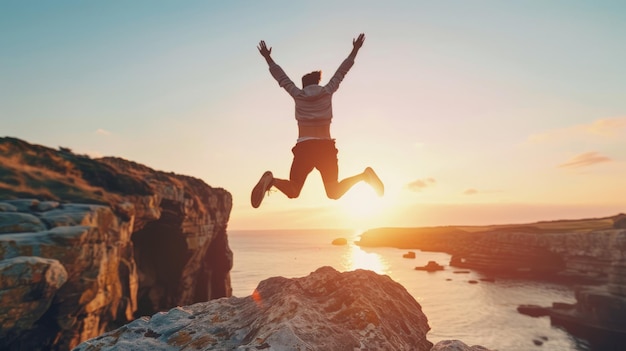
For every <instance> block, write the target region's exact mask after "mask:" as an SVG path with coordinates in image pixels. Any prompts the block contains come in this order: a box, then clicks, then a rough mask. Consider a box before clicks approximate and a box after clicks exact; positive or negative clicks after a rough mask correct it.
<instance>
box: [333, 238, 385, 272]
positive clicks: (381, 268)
mask: <svg viewBox="0 0 626 351" xmlns="http://www.w3.org/2000/svg"><path fill="white" fill-rule="evenodd" d="M342 261H343V266H344V268H345V270H347V271H353V270H355V269H367V270H370V271H373V272H376V273H378V274H386V273H387V271H388V270H389V265H388V264H387V262H386V261H385V260H384V259H383V257H382V256H381V255H379V254H377V253H375V252H366V251H364V250H363V249H361V248H360V247H359V246H357V245H350V247H349V250H348V251H347V252H346V253H345V254H344V256H343V260H342Z"/></svg>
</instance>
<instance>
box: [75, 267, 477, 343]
mask: <svg viewBox="0 0 626 351" xmlns="http://www.w3.org/2000/svg"><path fill="white" fill-rule="evenodd" d="M429 329H430V328H429V326H428V321H427V319H426V316H425V315H424V313H423V312H422V309H421V306H420V305H419V303H418V302H417V301H415V299H414V298H413V297H412V296H411V295H410V294H409V293H408V292H407V291H406V289H404V288H403V287H402V286H401V285H400V284H398V283H396V282H394V281H393V280H391V278H389V277H388V276H384V275H378V274H376V273H374V272H371V271H366V270H356V271H352V272H344V273H340V272H338V271H336V270H335V269H333V268H330V267H322V268H319V269H318V270H316V271H315V272H313V273H311V274H310V275H309V276H306V277H303V278H294V279H287V278H282V277H274V278H270V279H267V280H264V281H262V282H261V283H260V284H259V285H258V287H257V289H256V290H255V292H254V293H253V295H251V296H248V297H245V298H237V297H231V298H223V299H219V300H212V301H209V302H205V303H198V304H195V305H191V306H186V307H177V308H174V309H171V310H169V311H168V312H162V313H157V314H155V315H153V316H152V317H142V318H140V319H137V320H135V321H133V322H131V323H129V324H127V325H125V326H123V327H121V328H119V329H117V330H114V331H111V332H108V333H106V334H104V335H101V336H99V337H97V338H94V339H91V340H88V341H85V342H83V343H82V344H80V345H79V346H78V347H77V348H76V349H75V351H96V350H108V349H125V350H126V349H127V350H137V351H141V350H145V351H153V350H172V351H174V350H183V349H184V350H187V349H204V350H233V349H245V350H260V349H267V350H390V351H391V350H394V351H395V350H416V351H420V350H423V351H428V350H430V349H431V347H432V343H430V342H429V341H428V340H427V339H426V333H427V332H428V330H429ZM472 350H474V349H472ZM476 350H484V349H476Z"/></svg>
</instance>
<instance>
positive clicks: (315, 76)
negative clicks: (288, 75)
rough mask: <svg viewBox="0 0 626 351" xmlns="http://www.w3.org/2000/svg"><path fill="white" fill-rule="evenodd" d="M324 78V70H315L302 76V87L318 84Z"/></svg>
mask: <svg viewBox="0 0 626 351" xmlns="http://www.w3.org/2000/svg"><path fill="white" fill-rule="evenodd" d="M321 80H322V71H313V72H311V73H307V74H305V75H303V76H302V88H303V89H304V87H306V86H307V85H317V84H320V81H321Z"/></svg>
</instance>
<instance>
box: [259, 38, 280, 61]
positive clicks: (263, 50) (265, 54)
mask: <svg viewBox="0 0 626 351" xmlns="http://www.w3.org/2000/svg"><path fill="white" fill-rule="evenodd" d="M257 49H259V52H260V53H261V56H263V58H265V61H267V64H268V65H269V66H271V65H275V64H276V63H275V62H274V60H273V59H272V56H271V55H272V48H269V49H268V48H267V45H265V40H261V41H260V42H259V46H257Z"/></svg>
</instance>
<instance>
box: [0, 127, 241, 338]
mask: <svg viewBox="0 0 626 351" xmlns="http://www.w3.org/2000/svg"><path fill="white" fill-rule="evenodd" d="M231 207H232V197H231V195H230V193H228V192H227V191H226V190H224V189H221V188H213V187H210V186H209V185H207V184H206V183H204V182H203V181H202V180H199V179H196V178H192V177H187V176H182V175H177V174H174V173H165V172H159V171H155V170H153V169H151V168H149V167H146V166H143V165H140V164H137V163H135V162H131V161H126V160H123V159H120V158H100V159H91V158H90V157H88V156H84V155H77V154H74V153H72V152H71V150H69V149H65V148H60V149H59V150H55V149H51V148H47V147H44V146H40V145H32V144H29V143H27V142H25V141H22V140H19V139H15V138H0V316H1V317H0V349H3V350H68V349H71V348H72V347H74V346H76V345H77V344H78V343H80V342H81V341H83V340H87V339H89V338H92V337H95V336H97V335H100V334H101V333H103V332H105V331H107V330H112V329H114V328H117V327H119V326H120V325H123V324H125V323H128V322H129V321H131V320H133V319H134V318H136V317H138V316H141V315H147V314H153V313H155V312H157V311H162V310H167V309H170V308H172V307H174V306H178V305H188V304H192V303H196V302H200V301H207V300H209V299H216V298H220V297H227V296H231V287H230V275H229V272H230V269H231V268H232V252H231V250H230V248H229V246H228V237H227V233H226V227H227V223H228V219H229V216H230V210H231Z"/></svg>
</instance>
